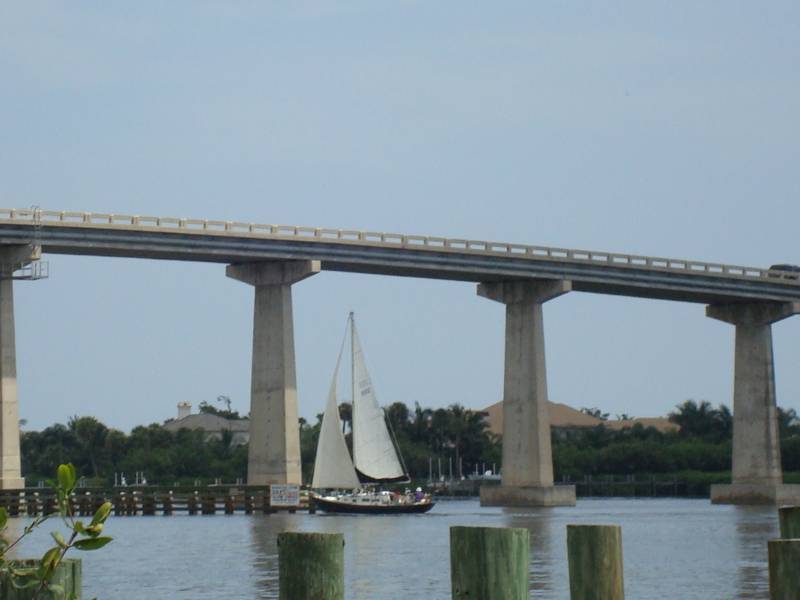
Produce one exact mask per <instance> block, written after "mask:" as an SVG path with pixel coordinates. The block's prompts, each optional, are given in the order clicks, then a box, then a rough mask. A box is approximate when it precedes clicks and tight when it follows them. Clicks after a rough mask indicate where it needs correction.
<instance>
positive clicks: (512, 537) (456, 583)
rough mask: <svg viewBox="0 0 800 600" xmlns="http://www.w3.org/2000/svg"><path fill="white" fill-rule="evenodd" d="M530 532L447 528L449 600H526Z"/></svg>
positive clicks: (488, 528)
mask: <svg viewBox="0 0 800 600" xmlns="http://www.w3.org/2000/svg"><path fill="white" fill-rule="evenodd" d="M529 555H530V532H529V531H528V530H527V529H516V528H514V529H512V528H505V527H504V528H498V527H451V528H450V581H451V586H452V587H451V591H452V598H453V599H454V600H455V599H462V598H468V599H469V600H524V599H527V598H528V587H529V582H528V563H529Z"/></svg>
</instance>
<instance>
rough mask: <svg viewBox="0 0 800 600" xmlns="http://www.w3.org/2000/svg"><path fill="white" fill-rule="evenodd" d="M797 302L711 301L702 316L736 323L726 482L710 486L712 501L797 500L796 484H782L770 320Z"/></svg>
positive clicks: (796, 307) (798, 309)
mask: <svg viewBox="0 0 800 600" xmlns="http://www.w3.org/2000/svg"><path fill="white" fill-rule="evenodd" d="M798 313H800V302H755V303H740V304H725V305H711V306H708V307H707V308H706V315H707V316H709V317H711V318H712V319H717V320H720V321H724V322H726V323H730V324H732V325H735V326H736V343H735V356H734V380H733V465H732V473H731V484H729V485H728V484H725V485H712V486H711V502H713V503H715V504H797V503H800V485H787V484H784V483H783V470H782V468H781V446H780V438H779V431H778V410H777V405H776V402H775V367H774V361H773V354H772V323H775V322H777V321H780V320H781V319H785V318H787V317H790V316H792V315H795V314H798Z"/></svg>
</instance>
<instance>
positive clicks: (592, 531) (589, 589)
mask: <svg viewBox="0 0 800 600" xmlns="http://www.w3.org/2000/svg"><path fill="white" fill-rule="evenodd" d="M567 554H568V558H569V590H570V598H571V599H572V600H594V599H596V598H602V599H603V600H623V598H624V597H625V592H624V585H623V574H622V529H621V528H620V527H619V526H617V525H567Z"/></svg>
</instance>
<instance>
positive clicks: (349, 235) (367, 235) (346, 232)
mask: <svg viewBox="0 0 800 600" xmlns="http://www.w3.org/2000/svg"><path fill="white" fill-rule="evenodd" d="M0 220H10V221H17V222H30V223H33V224H36V225H41V224H48V223H59V224H65V225H66V224H69V225H77V226H95V227H120V228H143V229H151V228H154V229H158V230H160V231H180V232H185V233H197V234H206V235H232V234H245V235H254V236H263V237H280V238H301V239H308V240H318V241H321V242H340V243H358V244H366V245H377V246H386V247H399V248H411V249H420V250H430V251H446V252H461V253H467V254H482V255H494V256H498V255H500V256H513V257H518V258H530V259H536V260H552V261H557V262H571V263H576V264H587V263H590V264H597V265H609V266H613V267H621V268H634V269H653V270H663V271H673V272H674V271H681V272H689V273H696V274H698V275H712V276H715V275H716V276H720V277H729V278H737V279H750V280H752V279H756V280H758V279H761V280H769V281H770V282H773V283H780V284H786V285H797V286H800V274H798V273H796V272H792V271H778V270H772V269H762V268H757V267H745V266H740V265H726V264H721V263H708V262H702V261H695V260H683V259H674V258H663V257H655V256H642V255H635V254H619V253H614V252H597V251H589V250H575V249H571V248H557V247H547V246H531V245H525V244H511V243H504V242H489V241H484V240H469V239H458V238H443V237H436V236H423V235H405V234H401V233H387V232H376V231H360V230H354V229H326V228H319V227H299V226H296V225H275V224H260V223H243V222H239V221H215V220H204V219H183V218H177V217H154V216H139V215H119V214H112V213H92V212H75V211H50V210H39V209H14V208H0Z"/></svg>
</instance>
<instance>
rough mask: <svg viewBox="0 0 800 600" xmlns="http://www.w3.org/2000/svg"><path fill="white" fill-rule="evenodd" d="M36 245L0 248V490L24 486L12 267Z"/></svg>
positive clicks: (37, 251) (35, 255)
mask: <svg viewBox="0 0 800 600" xmlns="http://www.w3.org/2000/svg"><path fill="white" fill-rule="evenodd" d="M41 252H42V249H41V247H39V246H31V245H27V244H25V245H13V246H4V247H2V248H0V490H15V489H21V488H24V487H25V479H24V478H23V477H22V468H21V461H20V447H19V401H18V400H17V345H16V336H15V331H14V281H13V279H12V276H13V273H14V271H15V270H17V269H19V268H21V267H23V266H24V265H27V264H28V263H30V262H31V261H32V260H38V259H39V258H40V257H41Z"/></svg>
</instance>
